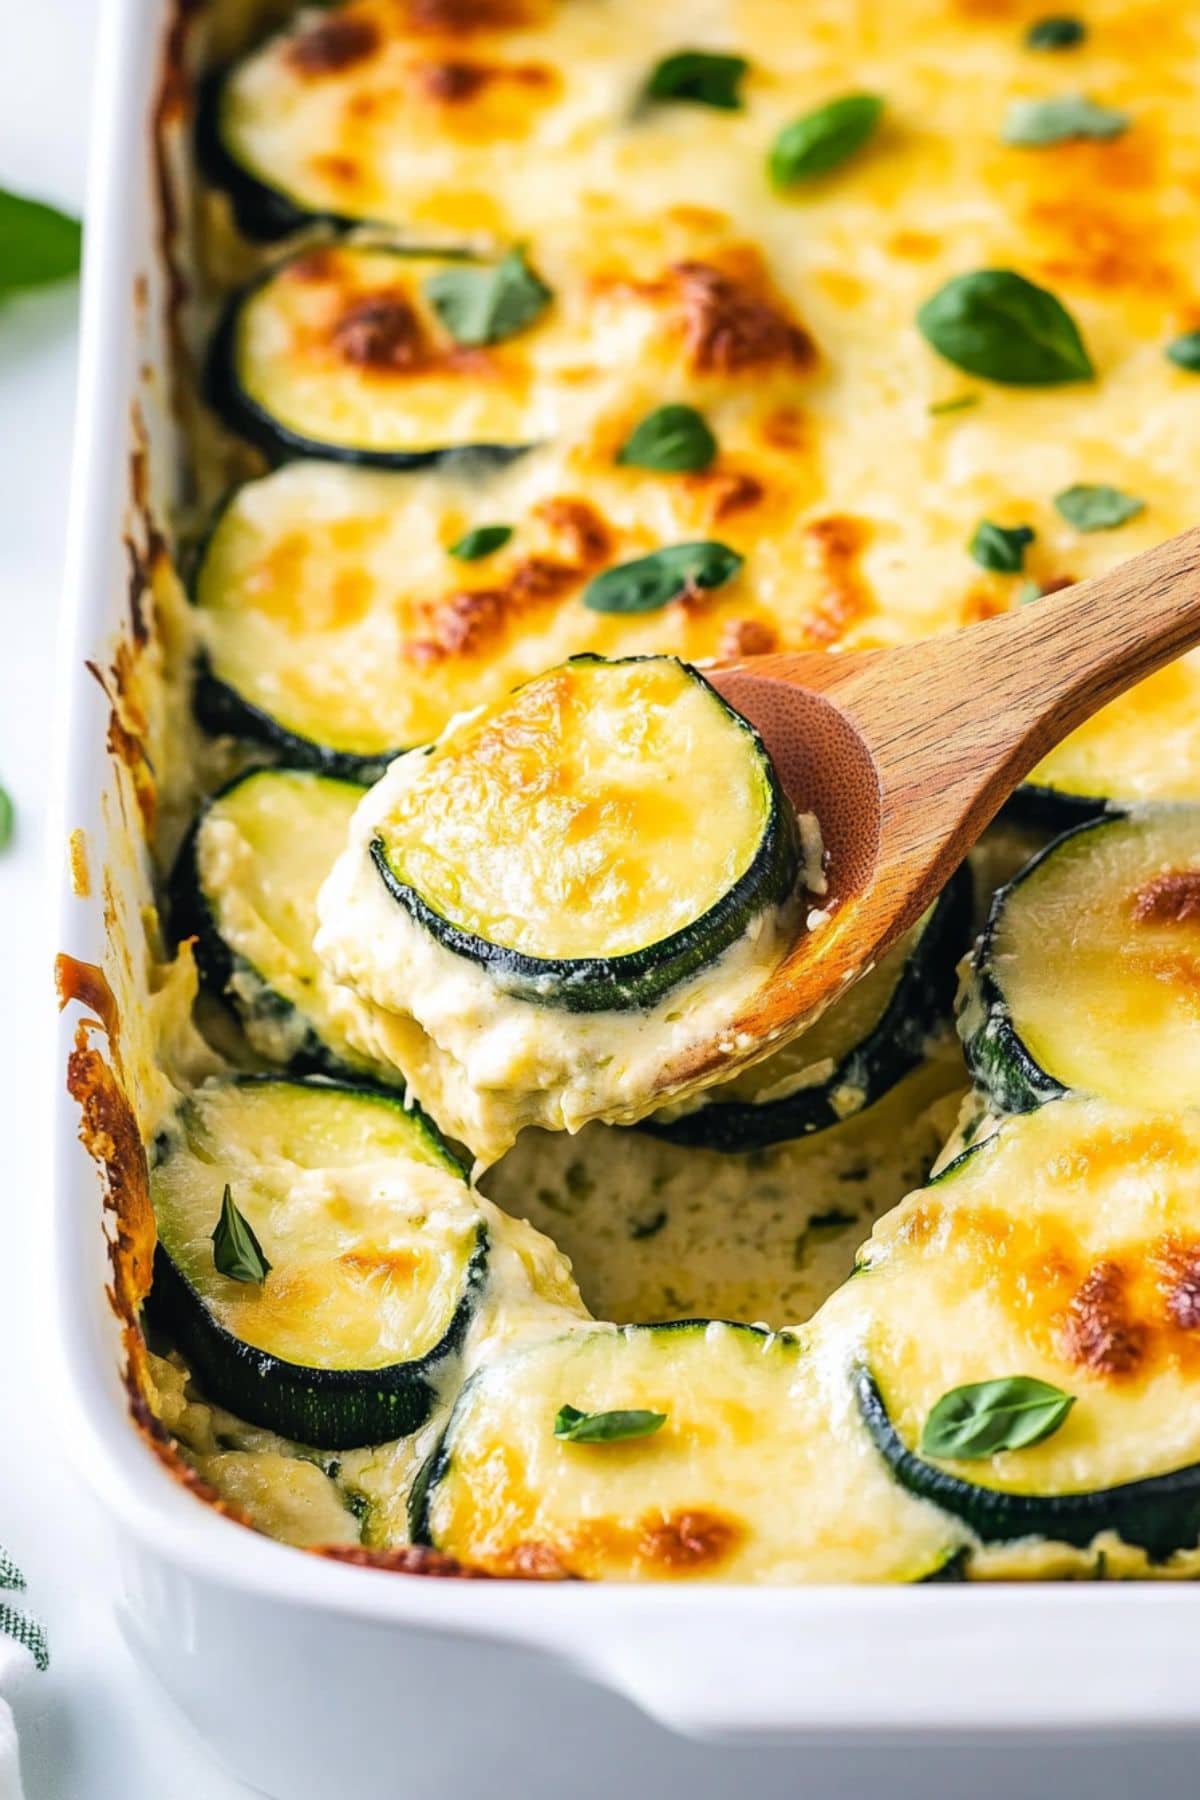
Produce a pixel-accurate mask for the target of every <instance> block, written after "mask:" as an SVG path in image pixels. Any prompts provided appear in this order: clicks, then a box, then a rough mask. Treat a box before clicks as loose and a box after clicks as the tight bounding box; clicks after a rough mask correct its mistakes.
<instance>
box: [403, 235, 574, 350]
mask: <svg viewBox="0 0 1200 1800" xmlns="http://www.w3.org/2000/svg"><path fill="white" fill-rule="evenodd" d="M425 298H426V299H427V300H428V302H429V304H430V306H432V308H433V310H434V312H435V313H436V314H437V316H438V318H439V319H440V320H441V321H442V324H443V325H444V326H445V327H446V330H447V331H448V332H449V333H450V335H451V337H452V338H453V339H454V340H455V342H456V343H459V344H469V345H473V346H474V345H479V344H498V343H500V342H501V340H502V339H504V338H510V337H515V335H516V334H517V332H518V331H524V329H525V327H526V326H527V325H532V323H533V321H534V320H535V319H536V318H537V317H538V315H539V314H540V313H542V312H544V311H545V309H546V307H547V306H549V304H550V302H551V300H552V299H553V298H554V296H553V294H552V293H551V291H550V289H549V288H548V287H547V286H546V284H545V282H544V281H542V280H541V279H540V278H539V277H538V276H537V275H536V274H535V273H534V271H533V270H532V269H531V268H530V266H529V264H528V263H527V262H526V261H525V252H524V251H523V250H521V249H520V248H519V247H518V248H516V249H513V250H510V251H509V252H508V254H507V255H506V256H503V257H502V258H501V259H500V261H499V262H498V263H491V264H488V265H487V266H486V267H481V266H480V265H479V264H478V263H460V264H459V265H458V266H456V267H455V268H452V269H439V270H438V272H437V274H436V275H431V276H430V277H429V279H428V280H427V281H426V283H425Z"/></svg>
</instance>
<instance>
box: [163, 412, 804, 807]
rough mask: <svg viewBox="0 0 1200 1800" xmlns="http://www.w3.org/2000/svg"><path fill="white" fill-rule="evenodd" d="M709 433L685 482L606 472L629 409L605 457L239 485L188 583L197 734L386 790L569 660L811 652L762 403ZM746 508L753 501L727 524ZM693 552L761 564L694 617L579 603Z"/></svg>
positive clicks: (582, 446) (555, 448) (543, 455)
mask: <svg viewBox="0 0 1200 1800" xmlns="http://www.w3.org/2000/svg"><path fill="white" fill-rule="evenodd" d="M711 415H712V418H713V423H714V428H715V429H719V431H720V433H721V448H722V459H723V460H722V461H721V462H720V463H719V464H718V465H717V466H716V467H714V468H713V469H711V470H708V471H705V472H704V473H703V474H702V475H701V476H699V477H695V476H689V477H687V478H686V480H685V481H681V480H680V479H679V477H678V476H676V475H672V474H661V473H658V472H655V471H645V470H637V469H632V468H629V467H626V466H625V465H622V464H619V463H617V462H616V461H615V460H614V443H615V442H616V441H617V440H621V441H623V439H624V438H625V437H626V436H628V434H629V433H630V432H631V431H632V430H633V429H634V428H635V426H636V424H637V422H638V419H639V417H641V416H642V414H641V411H640V407H639V403H638V401H637V400H636V399H630V400H628V401H627V402H624V403H623V406H622V409H621V411H620V412H619V414H618V416H617V418H616V419H615V420H614V428H613V431H612V439H611V441H610V439H609V437H608V436H606V435H605V434H603V433H598V434H596V436H595V437H594V438H592V439H590V440H588V441H586V442H584V443H579V442H574V443H572V444H570V445H566V444H554V445H546V446H543V447H542V448H541V449H539V450H534V451H530V453H529V454H528V455H527V456H524V457H521V458H519V459H518V460H516V461H514V462H511V463H508V464H505V465H503V466H499V467H493V468H490V469H487V470H486V471H485V470H483V469H481V467H480V466H479V464H478V462H477V461H476V460H475V459H469V458H465V459H462V460H461V461H447V462H443V463H441V464H439V465H437V466H436V467H434V468H429V469H425V470H415V471H410V472H408V473H397V472H389V471H386V470H373V469H359V468H352V467H349V466H347V465H345V464H335V463H328V462H317V461H313V460H309V459H301V460H299V461H296V462H292V463H288V464H285V465H284V466H283V467H281V468H278V469H275V470H273V471H272V472H271V473H270V474H269V475H266V476H263V477H261V478H260V479H258V480H254V481H249V482H245V483H243V484H242V486H241V487H239V488H237V489H236V490H235V491H234V492H233V493H232V494H231V495H230V496H229V497H228V498H227V500H226V501H225V503H224V504H223V505H222V507H221V508H220V510H219V512H218V513H217V515H216V517H215V519H214V520H213V522H212V525H211V527H210V530H209V532H208V535H207V538H206V539H205V542H204V543H203V545H202V547H201V553H200V556H199V558H198V561H197V566H196V568H195V571H194V573H193V577H192V581H191V598H192V600H193V602H194V611H193V614H192V622H193V623H194V625H195V626H196V628H197V637H198V641H199V645H200V649H201V652H202V660H201V666H200V669H199V671H198V675H197V680H196V688H195V708H196V712H197V714H198V716H199V719H200V722H201V724H202V725H204V726H205V728H206V729H208V730H209V731H213V732H217V733H226V732H227V733H229V734H231V735H232V736H234V737H237V738H241V739H244V740H247V741H250V742H255V743H262V744H265V745H266V746H267V747H268V748H269V749H270V750H271V751H272V752H273V753H274V754H275V755H276V756H277V757H278V758H279V759H280V760H281V761H283V762H286V763H289V764H291V765H292V766H294V767H311V768H320V769H323V770H324V771H325V772H326V773H328V774H332V775H346V776H350V777H354V778H358V779H361V780H364V781H374V780H377V779H378V777H379V775H380V774H381V773H382V771H383V768H384V767H385V766H386V764H387V762H388V761H389V760H390V759H391V757H392V756H393V755H395V754H396V753H397V752H398V751H399V750H401V749H406V748H411V747H412V746H413V745H415V744H425V743H428V742H429V741H430V739H431V738H434V737H436V736H437V734H438V733H439V732H440V731H441V730H442V729H443V727H444V726H445V725H446V723H447V721H448V720H449V719H451V718H452V717H453V716H454V714H455V713H458V712H463V711H465V710H466V708H468V707H471V706H479V705H483V704H487V703H489V702H492V701H496V700H499V699H500V698H501V697H502V696H503V695H505V694H507V693H509V692H510V691H511V690H512V689H513V688H514V687H516V686H517V685H518V684H519V683H520V682H523V681H527V680H528V679H529V678H530V677H531V676H533V675H538V674H541V673H542V672H543V671H544V670H545V669H547V668H550V667H553V666H554V665H555V664H557V663H561V662H564V661H565V660H566V659H567V657H569V656H571V655H573V654H579V653H581V652H585V651H593V652H600V653H602V654H604V655H608V656H620V655H628V654H631V653H637V652H647V651H649V652H656V653H670V654H673V655H678V656H682V657H684V658H686V659H687V660H689V661H695V660H696V658H698V657H707V656H721V655H724V656H728V655H730V654H731V653H733V652H735V651H738V650H739V649H740V648H742V649H744V648H749V647H753V646H754V645H757V647H758V648H760V649H761V648H763V647H767V648H770V647H772V646H774V645H782V644H789V643H797V642H803V641H805V638H806V635H807V633H808V631H809V629H810V627H811V623H812V620H813V618H814V616H816V617H819V615H820V608H821V606H822V604H823V603H824V589H823V587H822V585H821V578H820V576H819V574H818V575H814V571H813V566H812V558H811V555H810V554H809V552H808V550H807V548H806V546H807V544H808V541H809V540H808V538H807V536H806V533H805V529H804V520H803V512H804V504H805V499H806V495H805V491H804V489H803V488H802V487H798V486H797V485H796V484H795V480H794V470H793V468H792V467H791V466H790V464H789V461H788V456H787V454H786V453H785V452H784V451H782V450H780V448H779V447H778V446H777V445H774V446H773V445H772V444H771V443H770V442H768V440H767V433H768V431H769V430H770V424H769V412H768V409H767V407H766V406H765V405H764V406H763V407H762V409H761V412H760V413H758V414H751V415H749V416H748V415H747V413H746V408H745V396H744V395H743V394H739V395H737V396H734V397H733V398H731V401H730V405H729V408H727V409H725V410H721V409H719V408H715V407H714V408H712V409H711ZM793 461H794V455H793ZM739 489H748V490H749V491H750V492H751V493H752V494H757V495H758V496H760V498H759V499H758V501H757V502H756V504H755V505H751V506H748V507H746V508H745V509H743V510H738V511H734V512H733V513H732V514H731V515H729V516H726V515H725V514H724V513H723V511H722V507H723V504H724V500H725V499H726V498H727V497H728V496H729V495H730V494H731V493H733V492H736V491H738V490H739ZM581 492H586V494H587V499H586V500H584V499H583V498H581ZM764 507H769V508H770V518H771V523H772V536H771V541H770V542H769V543H766V542H764V540H763V533H762V520H761V513H762V509H763V508H764ZM496 524H505V525H507V526H509V527H510V528H511V530H512V538H511V540H510V541H509V542H508V543H506V544H505V545H504V546H503V547H501V548H499V549H497V550H495V551H493V552H492V553H491V554H490V555H488V556H484V557H481V558H479V559H478V560H477V561H471V562H464V561H462V560H461V559H460V558H459V557H457V556H455V555H454V554H453V552H454V549H455V548H456V547H457V546H458V545H459V544H460V542H461V541H462V539H463V538H464V537H468V536H469V535H470V534H471V533H472V532H473V531H477V530H478V528H479V527H482V526H488V525H496ZM703 538H717V539H720V540H722V541H725V542H727V543H728V544H729V545H730V546H731V547H732V548H733V549H734V550H737V551H741V550H743V549H745V550H747V551H752V554H751V555H749V556H748V557H747V560H746V562H745V564H744V565H743V567H742V569H741V571H740V572H739V573H738V575H737V577H736V578H735V579H733V580H731V581H728V582H726V583H725V584H724V586H722V587H719V588H710V589H708V590H707V591H706V594H705V603H704V605H703V606H667V607H663V608H661V609H660V610H658V611H651V612H644V613H600V612H595V611H593V610H592V609H591V608H590V607H587V606H584V605H583V604H582V594H583V591H584V589H585V587H586V585H587V583H588V582H589V581H590V580H592V579H593V578H594V577H595V576H596V575H597V574H598V573H599V572H600V570H602V569H603V568H605V567H607V566H612V565H614V564H620V563H624V562H629V561H633V560H636V559H637V558H638V557H640V556H644V555H645V554H646V553H647V551H653V550H655V549H659V548H662V547H664V546H669V545H671V544H673V543H687V542H691V541H695V540H697V539H703ZM747 633H749V636H748V637H747V635H746V634H747ZM755 634H757V636H756V635H755Z"/></svg>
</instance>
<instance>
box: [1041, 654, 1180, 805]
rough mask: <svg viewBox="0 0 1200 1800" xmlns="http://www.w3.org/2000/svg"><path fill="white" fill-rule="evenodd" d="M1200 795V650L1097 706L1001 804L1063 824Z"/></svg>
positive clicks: (1169, 664)
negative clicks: (1111, 810) (1005, 803)
mask: <svg viewBox="0 0 1200 1800" xmlns="http://www.w3.org/2000/svg"><path fill="white" fill-rule="evenodd" d="M1155 801H1172V802H1174V801H1200V653H1197V652H1196V651H1192V653H1191V654H1190V655H1188V656H1181V657H1180V658H1179V660H1178V661H1177V662H1173V663H1168V665H1167V667H1166V668H1165V669H1159V670H1158V671H1157V672H1156V673H1155V674H1153V675H1151V676H1149V677H1148V678H1147V679H1146V680H1145V681H1140V682H1139V683H1138V685H1137V687H1135V688H1131V689H1130V691H1129V692H1128V693H1127V694H1122V695H1121V697H1120V698H1119V699H1117V700H1114V701H1112V702H1111V704H1110V705H1108V706H1106V707H1104V708H1102V710H1101V711H1100V712H1098V713H1097V714H1096V715H1095V717H1094V718H1091V719H1088V720H1087V722H1086V723H1085V724H1083V725H1081V726H1080V727H1079V729H1078V730H1077V731H1073V732H1072V733H1071V735H1070V737H1068V738H1064V740H1063V742H1062V743H1061V744H1059V745H1057V747H1056V748H1055V749H1053V750H1052V751H1051V752H1050V754H1049V756H1047V757H1046V758H1045V760H1044V761H1043V762H1041V763H1039V764H1038V766H1037V768H1036V769H1035V770H1034V771H1033V774H1032V776H1031V777H1030V779H1029V781H1028V782H1027V783H1026V784H1025V786H1023V787H1020V788H1018V789H1017V792H1016V793H1015V794H1014V796H1013V798H1012V800H1011V801H1010V802H1009V806H1008V808H1007V809H1006V810H1007V811H1010V812H1011V813H1012V815H1013V816H1014V817H1016V818H1023V819H1026V820H1028V822H1029V823H1030V824H1034V825H1044V826H1049V827H1050V828H1051V829H1054V830H1059V831H1061V830H1063V829H1064V828H1065V827H1066V826H1068V825H1075V824H1079V823H1081V822H1082V821H1083V820H1085V819H1091V818H1095V817H1096V815H1097V814H1098V813H1102V812H1104V811H1105V810H1106V809H1107V808H1110V807H1113V808H1124V807H1133V806H1139V805H1144V804H1146V803H1148V802H1155Z"/></svg>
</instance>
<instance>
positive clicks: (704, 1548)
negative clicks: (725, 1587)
mask: <svg viewBox="0 0 1200 1800" xmlns="http://www.w3.org/2000/svg"><path fill="white" fill-rule="evenodd" d="M744 1530H745V1528H744V1526H742V1525H741V1524H740V1523H739V1522H737V1521H736V1520H733V1519H727V1518H722V1517H720V1516H719V1515H717V1514H714V1513H708V1512H702V1511H699V1510H695V1511H689V1512H677V1513H671V1514H669V1515H668V1516H667V1517H666V1518H665V1519H655V1518H650V1519H647V1520H646V1521H644V1522H643V1525H642V1528H641V1533H640V1538H639V1543H638V1554H639V1555H640V1556H641V1557H642V1558H644V1559H645V1561H646V1562H648V1563H650V1564H651V1565H653V1566H654V1567H657V1568H660V1569H661V1570H662V1571H663V1572H664V1573H665V1574H688V1575H691V1574H695V1573H696V1572H697V1571H699V1570H700V1569H704V1568H709V1569H711V1568H714V1567H715V1566H716V1565H717V1564H718V1563H721V1562H723V1561H724V1560H725V1558H726V1557H728V1556H729V1555H730V1554H731V1552H732V1551H733V1549H734V1548H735V1546H736V1545H737V1543H738V1542H739V1540H740V1539H741V1538H742V1537H743V1535H744Z"/></svg>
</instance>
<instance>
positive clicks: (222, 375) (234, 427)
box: [202, 246, 531, 469]
mask: <svg viewBox="0 0 1200 1800" xmlns="http://www.w3.org/2000/svg"><path fill="white" fill-rule="evenodd" d="M376 247H378V246H376ZM392 253H393V254H394V255H396V256H411V255H413V254H416V252H415V250H409V249H401V248H399V247H392ZM437 254H438V255H439V256H442V257H445V258H446V259H447V260H450V259H451V258H452V257H453V256H454V254H455V253H454V252H452V251H447V250H444V249H439V250H438V252H437ZM290 260H291V258H290V257H286V256H285V257H282V258H280V259H279V260H278V261H277V262H274V263H272V264H270V265H269V267H267V268H265V269H263V270H262V271H261V272H260V273H259V274H258V275H256V276H254V278H253V279H252V280H250V281H248V282H246V283H245V285H244V286H242V287H240V288H238V289H236V290H235V292H234V293H233V294H232V295H231V296H230V298H229V300H228V301H227V303H226V305H225V308H224V310H223V311H222V313H221V316H220V319H219V321H218V323H217V328H216V330H215V331H214V332H213V335H212V338H211V339H210V341H209V346H208V353H207V356H206V357H205V362H204V372H203V378H202V390H203V394H204V399H205V400H206V402H207V403H208V405H209V406H210V407H211V408H212V410H213V411H214V412H215V413H216V414H217V416H218V417H219V418H220V419H222V420H223V421H224V423H225V424H226V425H227V426H228V427H229V429H230V430H231V431H233V432H236V433H237V435H238V436H239V437H242V438H245V440H246V442H247V443H249V444H253V446H254V448H255V449H256V450H261V451H262V453H263V455H264V456H266V457H267V458H268V460H269V461H271V462H273V463H280V462H289V461H291V460H292V459H293V458H295V457H300V456H313V457H318V458H319V459H320V460H321V461H322V462H333V463H350V464H352V465H355V466H357V467H359V468H364V469H425V468H429V467H431V466H432V465H433V464H434V463H439V462H444V461H446V460H447V459H448V458H450V457H455V456H462V455H463V454H464V453H469V454H470V455H471V456H472V457H473V458H476V457H478V458H485V459H486V460H487V461H489V462H492V463H507V462H512V461H513V460H514V458H516V457H518V456H523V455H524V453H525V451H526V450H528V449H530V448H531V446H530V445H528V444H476V443H457V444H431V445H430V446H429V447H428V448H427V449H421V450H364V449H359V448H358V446H356V445H354V444H337V443H326V442H325V441H324V440H323V439H320V438H310V437H305V436H304V434H303V433H302V432H298V431H292V430H291V429H290V428H289V427H288V426H286V425H284V424H282V423H281V422H280V421H279V420H278V419H277V418H276V417H275V415H274V414H273V413H271V412H269V411H268V410H267V408H266V407H265V406H261V405H260V404H259V402H258V401H257V400H253V399H251V397H250V395H249V394H248V393H247V392H246V390H245V389H244V387H243V386H242V383H241V380H240V378H239V375H238V369H237V334H238V323H239V318H240V315H241V310H242V307H243V306H245V304H246V303H247V301H249V300H250V298H251V297H252V296H253V295H254V294H256V293H257V292H258V290H259V288H261V287H265V286H266V285H267V284H268V283H269V282H270V281H272V280H273V279H274V277H275V275H276V274H277V273H278V271H279V270H280V269H281V268H282V267H283V266H284V264H286V263H287V262H289V261H290Z"/></svg>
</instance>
